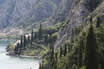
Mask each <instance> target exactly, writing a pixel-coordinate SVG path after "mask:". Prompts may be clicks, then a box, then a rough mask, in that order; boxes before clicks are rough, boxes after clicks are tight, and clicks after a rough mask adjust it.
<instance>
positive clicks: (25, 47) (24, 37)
mask: <svg viewBox="0 0 104 69" xmlns="http://www.w3.org/2000/svg"><path fill="white" fill-rule="evenodd" d="M25 48H26V36H25V34H24V49H25Z"/></svg>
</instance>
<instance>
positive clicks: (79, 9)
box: [55, 0, 103, 48]
mask: <svg viewBox="0 0 104 69" xmlns="http://www.w3.org/2000/svg"><path fill="white" fill-rule="evenodd" d="M100 2H101V1H99V3H97V4H96V5H95V0H74V1H73V4H72V8H71V10H69V14H68V17H67V19H66V21H67V23H66V24H65V27H64V28H63V29H61V30H60V31H59V35H58V38H57V41H56V43H55V47H56V48H58V47H60V46H61V45H63V44H64V42H65V41H66V40H67V39H71V33H72V29H73V28H74V27H76V26H78V25H80V24H82V25H86V21H87V17H88V16H90V15H91V14H94V11H95V10H96V8H98V6H99V5H100ZM92 3H94V5H95V6H96V7H94V8H93V7H92V6H90V5H89V4H92ZM102 6H103V5H102ZM89 7H90V8H89ZM92 8H93V10H92ZM99 10H101V9H99ZM97 11H98V10H97ZM95 14H99V13H95ZM91 16H94V15H91Z"/></svg>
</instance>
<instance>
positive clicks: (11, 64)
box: [0, 44, 39, 69]
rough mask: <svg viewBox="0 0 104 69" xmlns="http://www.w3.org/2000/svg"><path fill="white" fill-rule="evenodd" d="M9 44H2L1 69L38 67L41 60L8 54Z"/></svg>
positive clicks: (0, 45) (33, 68) (36, 68)
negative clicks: (6, 49) (7, 47)
mask: <svg viewBox="0 0 104 69" xmlns="http://www.w3.org/2000/svg"><path fill="white" fill-rule="evenodd" d="M6 46H7V44H0V69H30V68H32V69H38V68H39V60H38V59H34V58H23V57H17V56H14V57H13V56H8V55H6V51H5V48H6Z"/></svg>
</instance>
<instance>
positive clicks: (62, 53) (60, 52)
mask: <svg viewBox="0 0 104 69" xmlns="http://www.w3.org/2000/svg"><path fill="white" fill-rule="evenodd" d="M62 54H63V52H62V47H60V57H62Z"/></svg>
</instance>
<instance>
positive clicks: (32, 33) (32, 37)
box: [31, 27, 34, 46]
mask: <svg viewBox="0 0 104 69" xmlns="http://www.w3.org/2000/svg"><path fill="white" fill-rule="evenodd" d="M33 35H34V32H33V27H32V32H31V46H32V42H33V39H34V36H33Z"/></svg>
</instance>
